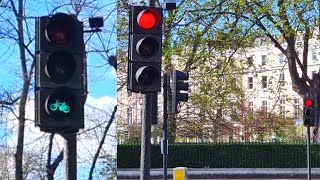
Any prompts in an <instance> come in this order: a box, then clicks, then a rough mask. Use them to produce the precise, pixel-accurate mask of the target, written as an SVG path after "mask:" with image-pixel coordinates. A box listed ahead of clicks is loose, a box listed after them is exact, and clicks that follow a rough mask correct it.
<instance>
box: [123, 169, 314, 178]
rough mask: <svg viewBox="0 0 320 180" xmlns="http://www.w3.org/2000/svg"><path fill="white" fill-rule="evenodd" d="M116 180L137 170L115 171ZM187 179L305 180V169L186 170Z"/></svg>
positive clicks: (154, 173)
mask: <svg viewBox="0 0 320 180" xmlns="http://www.w3.org/2000/svg"><path fill="white" fill-rule="evenodd" d="M162 174H163V169H151V171H150V179H162ZM311 174H312V180H320V168H312V170H311ZM117 177H118V180H121V179H139V177H140V170H139V169H121V168H119V169H117ZM187 177H188V179H198V180H201V179H215V180H223V179H229V180H231V179H236V180H245V179H259V180H264V179H265V180H267V179H268V180H280V179H281V180H291V179H292V180H293V179H307V168H202V169H195V168H188V169H187ZM170 179H172V168H169V169H168V180H170Z"/></svg>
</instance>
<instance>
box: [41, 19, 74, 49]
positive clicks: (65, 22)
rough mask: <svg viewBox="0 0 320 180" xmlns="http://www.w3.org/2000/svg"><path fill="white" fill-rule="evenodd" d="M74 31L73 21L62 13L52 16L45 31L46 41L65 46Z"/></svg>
mask: <svg viewBox="0 0 320 180" xmlns="http://www.w3.org/2000/svg"><path fill="white" fill-rule="evenodd" d="M74 31H75V19H74V18H73V17H72V16H70V15H67V14H64V13H57V14H55V15H53V16H52V17H51V18H50V20H49V22H48V26H47V29H46V35H47V38H48V40H49V41H50V42H51V43H53V44H58V45H65V44H68V43H69V42H70V41H71V40H72V38H73V34H74Z"/></svg>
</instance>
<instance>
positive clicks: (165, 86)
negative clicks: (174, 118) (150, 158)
mask: <svg viewBox="0 0 320 180" xmlns="http://www.w3.org/2000/svg"><path fill="white" fill-rule="evenodd" d="M168 77H169V76H168V75H167V74H166V73H164V74H163V142H162V143H163V146H162V147H163V180H167V161H168V152H167V149H168V143H167V142H168V140H167V139H168V132H167V126H168V125H167V123H168V122H167V121H168V112H167V110H168V107H167V106H168V105H167V102H168V101H167V100H168Z"/></svg>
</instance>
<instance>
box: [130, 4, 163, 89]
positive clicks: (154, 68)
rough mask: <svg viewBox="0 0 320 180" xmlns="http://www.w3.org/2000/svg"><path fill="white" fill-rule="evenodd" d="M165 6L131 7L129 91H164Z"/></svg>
mask: <svg viewBox="0 0 320 180" xmlns="http://www.w3.org/2000/svg"><path fill="white" fill-rule="evenodd" d="M162 18H163V13H162V8H155V7H146V6H130V10H129V46H128V86H127V87H128V90H129V91H132V92H141V93H155V92H160V91H161V60H162Z"/></svg>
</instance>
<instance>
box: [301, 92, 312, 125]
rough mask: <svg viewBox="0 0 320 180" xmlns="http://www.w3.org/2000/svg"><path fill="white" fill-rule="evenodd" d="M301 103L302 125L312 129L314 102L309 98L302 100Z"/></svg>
mask: <svg viewBox="0 0 320 180" xmlns="http://www.w3.org/2000/svg"><path fill="white" fill-rule="evenodd" d="M303 103H304V104H303V125H304V126H306V127H313V126H315V108H314V104H315V101H314V100H313V99H310V98H304V100H303Z"/></svg>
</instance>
